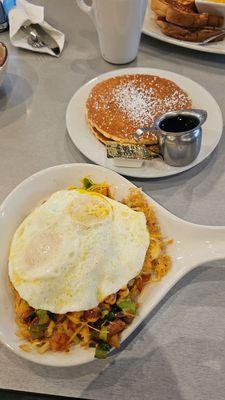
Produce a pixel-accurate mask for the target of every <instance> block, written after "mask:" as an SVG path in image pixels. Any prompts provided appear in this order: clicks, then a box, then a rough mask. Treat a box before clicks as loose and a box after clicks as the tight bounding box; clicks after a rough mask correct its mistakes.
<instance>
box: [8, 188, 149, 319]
mask: <svg viewBox="0 0 225 400" xmlns="http://www.w3.org/2000/svg"><path fill="white" fill-rule="evenodd" d="M149 242H150V238H149V232H148V230H147V227H146V218H145V216H144V214H143V213H142V212H136V211H133V210H132V209H130V208H129V207H127V206H126V205H123V204H121V203H119V202H117V201H114V200H112V199H109V198H107V197H105V196H103V195H100V194H97V193H92V192H88V191H83V190H61V191H58V192H56V193H54V194H53V195H52V196H51V197H50V198H49V199H48V200H47V201H46V202H45V203H43V204H42V205H41V206H39V207H37V208H36V209H35V210H34V211H33V212H32V213H31V214H30V215H29V216H28V217H27V218H26V219H25V220H24V221H23V222H22V224H21V225H20V226H19V227H18V229H17V231H16V232H15V234H14V237H13V240H12V243H11V248H10V255H9V277H10V280H11V282H12V284H13V286H14V287H15V288H16V290H17V291H18V292H19V294H20V296H21V297H22V298H23V299H25V300H26V301H27V302H28V304H29V305H30V306H32V307H34V308H36V309H44V310H48V311H51V312H54V313H59V314H63V313H66V312H69V311H81V310H88V309H91V308H93V307H96V306H97V305H98V304H99V302H101V301H103V300H104V298H105V297H107V296H108V295H110V294H112V293H115V292H117V291H118V290H119V289H121V288H122V287H124V286H125V285H126V284H127V283H128V281H129V280H130V279H132V278H134V277H135V276H136V275H137V274H138V273H139V272H140V270H141V268H142V266H143V263H144V259H145V255H146V251H147V249H148V246H149Z"/></svg>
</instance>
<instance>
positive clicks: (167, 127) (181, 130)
mask: <svg viewBox="0 0 225 400" xmlns="http://www.w3.org/2000/svg"><path fill="white" fill-rule="evenodd" d="M206 119H207V112H206V111H204V110H198V109H191V110H180V111H171V112H168V113H166V114H163V115H161V116H160V117H159V118H157V120H156V121H155V124H154V128H152V129H151V130H152V131H154V132H155V133H157V135H158V138H159V151H160V154H161V155H162V157H163V159H164V162H165V163H167V164H169V165H172V166H174V167H183V166H185V165H188V164H190V163H192V162H193V161H194V160H195V159H196V157H197V156H198V154H199V151H200V148H201V141H202V124H204V122H205V121H206ZM146 131H150V130H148V129H146V128H145V129H138V130H137V131H136V132H135V139H136V140H137V141H138V139H139V138H140V137H141V136H142V135H143V133H144V132H146Z"/></svg>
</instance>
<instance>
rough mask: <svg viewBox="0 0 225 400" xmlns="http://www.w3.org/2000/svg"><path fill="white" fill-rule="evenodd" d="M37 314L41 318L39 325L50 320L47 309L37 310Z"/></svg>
mask: <svg viewBox="0 0 225 400" xmlns="http://www.w3.org/2000/svg"><path fill="white" fill-rule="evenodd" d="M36 315H37V317H38V318H39V322H38V325H43V324H47V322H48V321H49V316H48V313H47V311H45V310H37V311H36Z"/></svg>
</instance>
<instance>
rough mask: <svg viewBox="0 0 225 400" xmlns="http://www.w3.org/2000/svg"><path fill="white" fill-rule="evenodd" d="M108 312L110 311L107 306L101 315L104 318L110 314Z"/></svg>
mask: <svg viewBox="0 0 225 400" xmlns="http://www.w3.org/2000/svg"><path fill="white" fill-rule="evenodd" d="M108 313H109V310H108V309H107V308H103V310H102V314H101V317H102V318H104V317H105V316H106V315H108Z"/></svg>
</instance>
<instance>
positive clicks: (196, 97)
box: [66, 68, 223, 178]
mask: <svg viewBox="0 0 225 400" xmlns="http://www.w3.org/2000/svg"><path fill="white" fill-rule="evenodd" d="M124 74H150V75H158V76H160V77H163V78H166V79H170V80H172V81H174V82H175V83H176V84H177V85H178V86H180V87H181V88H182V89H184V90H185V91H186V92H187V93H188V94H189V96H190V98H191V99H192V102H193V108H202V109H205V110H206V111H207V112H208V119H207V121H206V123H205V124H204V126H203V139H202V146H201V150H200V153H199V155H198V157H197V158H196V160H195V161H194V162H193V163H191V164H189V165H187V166H185V167H172V166H169V165H167V164H165V163H164V162H162V161H161V160H159V159H154V160H150V161H145V162H144V165H143V166H142V167H141V168H122V167H120V168H119V167H115V166H114V165H113V162H112V160H110V159H107V157H106V150H105V146H104V145H103V144H102V143H100V142H99V141H98V140H97V139H96V138H95V136H94V135H93V134H92V133H91V132H90V130H89V127H88V125H87V122H86V116H85V104H86V101H87V98H88V96H89V93H90V91H91V89H92V88H93V87H94V86H95V85H96V83H98V82H101V81H103V80H105V79H107V78H109V77H112V76H116V75H124ZM66 126H67V130H68V132H69V135H70V137H71V139H72V141H73V143H74V144H75V146H76V147H77V148H78V149H79V150H80V151H81V153H83V154H84V155H85V156H86V157H87V158H89V160H91V161H93V162H94V163H96V164H99V165H102V166H104V167H107V168H110V169H113V170H114V171H116V172H118V173H120V174H122V175H127V176H133V177H138V178H160V177H164V176H169V175H175V174H179V173H180V172H183V171H186V170H188V169H190V168H192V167H194V166H195V165H197V164H199V163H200V162H201V161H203V160H204V159H205V158H206V157H208V156H209V154H210V153H212V151H213V150H214V149H215V147H216V146H217V144H218V142H219V140H220V137H221V134H222V130H223V120H222V114H221V111H220V108H219V106H218V104H217V103H216V101H215V99H214V98H213V97H212V96H211V94H210V93H209V92H207V91H206V90H205V89H204V88H203V87H202V86H200V85H199V84H198V83H196V82H194V81H192V80H191V79H188V78H185V77H184V76H182V75H178V74H175V73H173V72H170V71H163V70H159V69H151V68H126V69H119V70H116V71H111V72H107V73H106V74H102V75H100V76H98V77H96V78H94V79H92V80H91V81H89V82H88V83H86V84H85V85H84V86H82V87H81V88H80V89H78V91H77V92H76V93H75V94H74V96H73V97H72V99H71V100H70V103H69V105H68V107H67V112H66Z"/></svg>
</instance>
